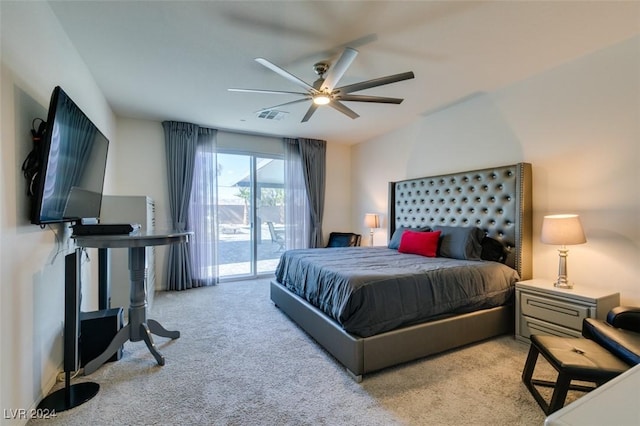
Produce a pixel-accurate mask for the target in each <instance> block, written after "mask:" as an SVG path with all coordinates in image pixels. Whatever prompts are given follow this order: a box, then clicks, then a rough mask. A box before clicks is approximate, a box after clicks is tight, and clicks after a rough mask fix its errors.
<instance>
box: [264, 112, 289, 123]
mask: <svg viewBox="0 0 640 426" xmlns="http://www.w3.org/2000/svg"><path fill="white" fill-rule="evenodd" d="M288 114H289V113H288V112H286V111H279V110H277V109H265V110H263V111H258V112H257V116H258V118H264V119H265V120H278V121H280V120H282V119H284V118H285V117H286V116H287V115H288Z"/></svg>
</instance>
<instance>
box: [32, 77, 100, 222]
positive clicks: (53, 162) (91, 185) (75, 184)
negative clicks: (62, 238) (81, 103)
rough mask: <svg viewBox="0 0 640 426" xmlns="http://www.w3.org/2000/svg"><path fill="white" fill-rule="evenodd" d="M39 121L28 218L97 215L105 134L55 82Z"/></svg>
mask: <svg viewBox="0 0 640 426" xmlns="http://www.w3.org/2000/svg"><path fill="white" fill-rule="evenodd" d="M43 127H44V132H43V134H42V135H41V138H40V140H39V142H37V146H36V147H35V148H34V152H36V153H37V154H36V155H37V157H38V166H37V170H36V172H35V174H34V177H33V178H32V182H30V184H29V194H30V195H31V223H34V224H37V225H44V224H48V223H60V222H74V221H79V220H81V219H86V218H91V219H93V218H96V219H97V218H99V217H100V206H101V204H102V190H103V186H104V175H105V169H106V165H107V151H108V148H109V140H108V139H107V138H106V137H105V136H104V135H103V134H102V133H101V132H100V130H98V128H97V127H96V126H95V125H94V124H93V123H92V122H91V120H89V118H87V116H86V115H85V114H84V113H83V112H82V110H81V109H80V108H79V107H78V106H77V105H76V104H75V102H73V100H71V98H69V96H68V95H67V94H66V93H65V92H64V90H62V89H61V88H60V87H59V86H57V87H56V88H55V89H54V90H53V93H52V94H51V102H50V104H49V112H48V114H47V121H46V124H44V126H43Z"/></svg>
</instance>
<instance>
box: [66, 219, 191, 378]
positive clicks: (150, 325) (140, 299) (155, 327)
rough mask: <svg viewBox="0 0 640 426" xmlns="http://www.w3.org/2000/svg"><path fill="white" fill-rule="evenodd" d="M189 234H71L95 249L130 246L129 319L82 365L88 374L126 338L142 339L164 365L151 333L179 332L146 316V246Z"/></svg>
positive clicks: (180, 239) (175, 334)
mask: <svg viewBox="0 0 640 426" xmlns="http://www.w3.org/2000/svg"><path fill="white" fill-rule="evenodd" d="M191 235H192V233H191V232H178V231H175V232H174V231H169V232H162V231H152V232H135V233H132V234H125V235H73V236H72V238H73V239H75V241H76V245H77V246H78V247H84V248H97V249H110V248H122V247H126V248H128V249H129V273H130V277H131V287H130V288H131V290H130V299H131V304H130V306H129V321H128V323H127V325H125V326H124V327H123V328H122V329H120V331H118V333H117V334H116V335H115V336H114V338H113V340H112V341H111V343H110V344H109V346H107V348H106V349H105V350H104V352H103V353H102V354H100V355H98V357H97V358H95V359H93V360H91V361H89V362H88V363H87V364H86V365H85V367H84V374H85V375H88V374H91V373H93V372H94V371H96V370H97V369H98V368H100V366H101V365H102V364H104V363H105V362H106V361H107V360H108V359H109V358H111V356H112V355H113V354H114V353H115V352H116V351H117V350H118V348H119V347H120V346H122V345H123V344H124V343H125V342H126V341H132V342H139V341H141V340H144V342H145V343H146V345H147V347H148V348H149V351H150V352H151V354H152V355H153V356H154V358H155V359H156V361H157V362H158V365H164V356H163V355H162V354H161V353H160V352H159V351H158V350H157V349H156V347H155V344H154V342H153V337H152V336H151V334H155V335H156V336H161V337H168V338H170V339H177V338H178V337H180V332H179V331H169V330H167V329H165V328H164V327H163V326H162V325H160V323H158V321H156V320H153V319H147V294H146V286H145V277H146V267H145V265H146V262H145V261H146V259H145V253H146V251H145V247H147V246H159V245H168V244H179V243H187V242H188V241H189V237H190V236H191Z"/></svg>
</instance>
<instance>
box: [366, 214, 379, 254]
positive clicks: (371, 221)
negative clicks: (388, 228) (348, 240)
mask: <svg viewBox="0 0 640 426" xmlns="http://www.w3.org/2000/svg"><path fill="white" fill-rule="evenodd" d="M364 226H366V227H367V228H369V246H371V247H373V230H374V229H375V228H380V216H379V215H377V214H375V213H367V214H365V215H364Z"/></svg>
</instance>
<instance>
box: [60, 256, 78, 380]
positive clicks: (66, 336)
mask: <svg viewBox="0 0 640 426" xmlns="http://www.w3.org/2000/svg"><path fill="white" fill-rule="evenodd" d="M79 295H80V253H79V252H78V251H77V250H76V251H74V252H73V253H71V254H68V255H66V256H65V257H64V333H63V340H64V371H65V372H74V371H76V370H77V369H78V336H79V331H80V330H79V324H80V322H79V321H78V320H79V318H78V313H79V312H80V296H79Z"/></svg>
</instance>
